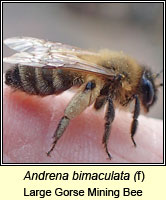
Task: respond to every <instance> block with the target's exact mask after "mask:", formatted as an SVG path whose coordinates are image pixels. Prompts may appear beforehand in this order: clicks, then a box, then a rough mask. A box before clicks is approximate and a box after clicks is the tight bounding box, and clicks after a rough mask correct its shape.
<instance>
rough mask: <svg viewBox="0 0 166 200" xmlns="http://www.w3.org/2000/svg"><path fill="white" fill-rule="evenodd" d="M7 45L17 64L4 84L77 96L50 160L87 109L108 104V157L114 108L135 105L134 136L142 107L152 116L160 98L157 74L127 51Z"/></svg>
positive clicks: (20, 40) (32, 42)
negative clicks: (72, 91) (72, 122)
mask: <svg viewBox="0 0 166 200" xmlns="http://www.w3.org/2000/svg"><path fill="white" fill-rule="evenodd" d="M4 43H5V44H6V45H7V46H8V47H10V48H11V49H14V50H16V51H18V53H16V54H14V55H12V56H11V57H6V58H4V62H7V63H11V64H14V66H13V67H12V68H10V69H9V70H8V71H7V72H6V75H5V83H6V84H7V85H8V86H10V87H11V88H14V89H15V90H21V91H23V92H25V93H27V94H30V95H38V96H41V97H44V96H47V95H54V94H55V95H58V94H60V93H62V92H64V91H65V90H68V89H69V88H71V87H74V86H75V87H77V88H78V92H77V93H76V94H75V95H74V97H73V98H72V99H71V101H70V102H69V104H68V106H67V107H66V109H65V111H64V116H63V117H62V118H61V120H60V122H59V124H58V126H57V128H56V130H55V132H54V134H53V143H52V146H51V148H50V150H49V151H48V152H47V155H48V156H49V155H50V153H51V152H52V151H53V149H54V147H55V145H56V144H57V142H58V140H59V139H60V137H61V136H62V135H63V133H64V132H65V130H66V128H67V126H68V125H69V122H70V120H72V119H73V118H75V117H77V116H78V115H79V114H81V113H82V112H83V111H84V110H85V109H86V108H87V107H88V106H90V105H92V104H93V105H94V109H95V110H100V109H101V108H102V107H104V106H105V105H106V106H107V107H106V114H105V129H104V135H103V140H102V142H103V144H104V147H105V150H106V153H107V155H108V157H109V158H110V159H111V154H110V152H109V150H108V140H109V136H110V129H111V125H112V122H113V120H114V117H115V107H118V106H120V107H121V108H125V107H126V108H127V107H129V104H130V103H131V102H132V101H134V103H135V105H134V112H133V119H132V123H131V129H130V135H131V139H132V142H133V144H134V146H136V142H135V140H134V135H135V133H136V130H137V126H138V116H139V114H140V107H141V106H142V107H143V108H144V110H145V112H148V111H149V109H150V108H151V106H152V105H153V104H154V103H155V101H156V99H157V89H158V87H159V86H161V85H162V84H158V85H157V84H156V83H155V82H156V81H155V80H156V78H157V77H158V76H159V74H160V73H158V74H152V72H151V71H150V70H149V69H148V68H146V67H145V66H142V65H140V64H138V63H137V61H135V60H134V59H133V58H131V57H130V56H128V55H125V54H124V53H123V52H112V51H110V50H100V51H99V52H91V51H87V50H82V49H80V48H77V47H73V46H69V45H66V44H61V43H58V42H49V41H44V40H40V39H36V38H31V37H14V38H9V39H6V40H5V41H4Z"/></svg>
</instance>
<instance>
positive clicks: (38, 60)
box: [3, 37, 115, 77]
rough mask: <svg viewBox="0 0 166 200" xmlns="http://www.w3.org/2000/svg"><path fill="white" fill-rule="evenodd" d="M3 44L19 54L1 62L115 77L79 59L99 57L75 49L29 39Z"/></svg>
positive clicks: (11, 39)
mask: <svg viewBox="0 0 166 200" xmlns="http://www.w3.org/2000/svg"><path fill="white" fill-rule="evenodd" d="M4 43H5V44H6V45H7V46H9V47H10V48H12V49H14V50H16V51H19V53H16V54H14V55H12V56H10V57H6V58H4V59H3V61H4V62H7V63H12V64H20V65H27V66H33V67H44V68H56V67H63V68H71V69H76V70H83V71H89V72H94V73H98V74H103V75H107V76H113V77H114V76H115V74H113V73H112V72H111V71H110V70H108V69H107V68H104V67H102V66H100V65H97V64H95V63H91V62H88V61H85V60H83V59H81V58H79V55H88V56H93V55H94V56H99V55H98V54H97V53H93V52H90V51H84V50H81V49H79V48H77V47H72V46H69V45H65V44H61V43H57V42H47V41H44V40H40V39H36V38H29V37H22V38H21V37H16V38H9V39H6V40H5V41H4Z"/></svg>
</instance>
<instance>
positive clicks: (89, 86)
mask: <svg viewBox="0 0 166 200" xmlns="http://www.w3.org/2000/svg"><path fill="white" fill-rule="evenodd" d="M102 86H103V85H102V84H101V83H100V82H99V80H95V81H94V80H87V81H86V83H84V84H83V85H82V86H81V87H80V88H79V91H78V92H77V93H76V94H75V96H74V97H73V98H72V99H71V101H70V102H69V104H68V106H67V107H66V109H65V112H64V116H63V117H62V118H61V120H60V122H59V124H58V127H57V129H56V131H55V133H54V135H53V139H54V141H53V144H52V147H51V149H50V150H49V151H48V153H47V155H48V156H49V155H50V153H51V152H52V151H53V149H54V147H55V145H56V143H57V141H58V140H59V138H60V137H61V136H62V135H63V133H64V131H65V130H66V128H67V126H68V125H69V122H70V120H71V119H73V118H74V117H76V116H78V115H79V114H80V113H81V112H83V111H84V110H85V109H86V108H87V107H88V106H89V105H91V104H92V103H93V102H94V100H95V99H96V98H97V96H99V94H100V90H101V87H102Z"/></svg>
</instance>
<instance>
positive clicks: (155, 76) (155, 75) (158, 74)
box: [153, 70, 163, 79]
mask: <svg viewBox="0 0 166 200" xmlns="http://www.w3.org/2000/svg"><path fill="white" fill-rule="evenodd" d="M162 72H163V70H161V71H160V72H158V73H157V74H154V75H153V76H154V79H156V78H157V77H159V76H160V74H161V73H162Z"/></svg>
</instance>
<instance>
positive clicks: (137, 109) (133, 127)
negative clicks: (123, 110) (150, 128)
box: [131, 95, 140, 147]
mask: <svg viewBox="0 0 166 200" xmlns="http://www.w3.org/2000/svg"><path fill="white" fill-rule="evenodd" d="M134 98H135V108H134V115H133V121H132V124H131V139H132V141H133V143H134V146H135V147H136V142H135V140H134V135H135V133H136V130H137V126H138V120H137V119H138V116H139V114H140V101H139V99H138V96H137V95H135V96H134Z"/></svg>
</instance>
